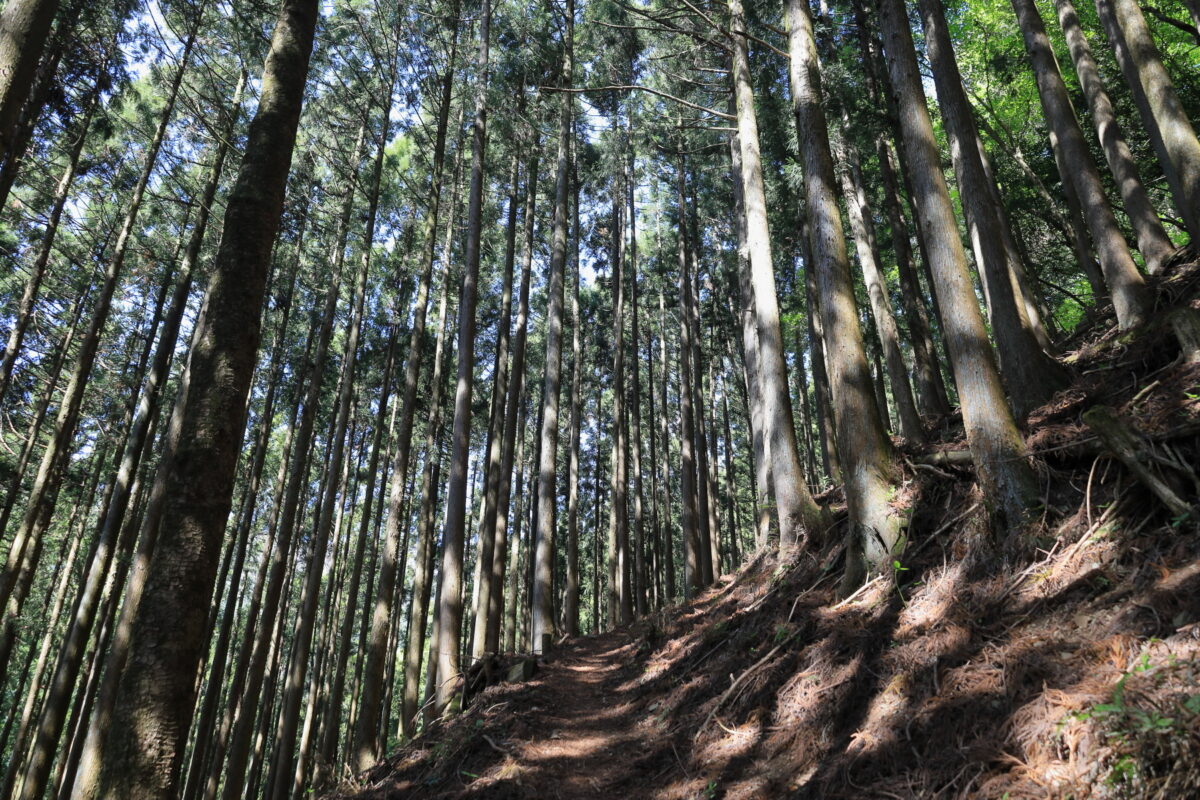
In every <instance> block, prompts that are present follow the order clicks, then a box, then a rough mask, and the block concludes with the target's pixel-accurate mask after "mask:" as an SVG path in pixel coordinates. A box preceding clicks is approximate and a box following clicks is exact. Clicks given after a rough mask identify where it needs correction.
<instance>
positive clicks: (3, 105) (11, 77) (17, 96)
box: [0, 0, 58, 159]
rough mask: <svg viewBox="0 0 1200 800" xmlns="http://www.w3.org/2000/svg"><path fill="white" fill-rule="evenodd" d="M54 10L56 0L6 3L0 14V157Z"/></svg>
mask: <svg viewBox="0 0 1200 800" xmlns="http://www.w3.org/2000/svg"><path fill="white" fill-rule="evenodd" d="M57 11H58V0H9V3H8V4H7V5H5V6H4V10H3V11H2V12H0V158H5V159H6V158H8V157H9V156H10V155H11V150H10V148H11V147H12V144H13V138H14V135H15V133H16V124H17V117H18V116H19V115H20V113H21V108H22V106H24V105H25V101H26V100H27V99H28V98H29V93H30V90H31V89H32V87H33V76H34V73H35V72H36V71H37V65H38V60H39V59H40V58H41V57H42V50H43V49H44V48H45V46H46V37H48V36H49V35H50V26H51V25H52V24H53V23H54V15H55V13H56V12H57Z"/></svg>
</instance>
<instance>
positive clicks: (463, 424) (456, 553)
mask: <svg viewBox="0 0 1200 800" xmlns="http://www.w3.org/2000/svg"><path fill="white" fill-rule="evenodd" d="M491 22H492V10H491V4H490V3H484V4H483V14H482V19H481V21H480V28H479V54H478V57H477V60H476V68H477V69H478V70H479V74H478V76H477V78H476V82H477V83H476V87H475V89H476V94H475V120H474V122H473V123H472V126H471V130H472V135H471V190H470V196H469V198H468V200H467V239H466V247H465V253H464V265H463V276H462V290H461V293H460V295H459V298H458V381H457V385H456V388H455V394H454V425H453V428H452V433H451V448H450V482H449V485H448V486H447V489H446V519H445V523H444V527H443V533H442V563H441V574H442V589H441V595H440V597H439V598H438V609H437V614H438V636H437V639H436V640H435V646H436V652H437V672H438V676H437V678H438V679H437V684H436V690H435V692H434V697H435V704H434V711H435V712H436V713H438V714H454V713H457V711H458V710H459V704H460V702H461V699H462V695H461V691H462V686H461V682H462V675H461V667H460V665H461V661H460V654H459V642H460V635H461V630H460V629H461V628H462V618H463V602H462V583H463V581H462V569H463V550H464V545H465V538H466V537H465V533H466V524H467V466H468V464H467V462H468V460H469V456H470V448H471V396H472V385H473V383H474V378H475V323H476V319H475V307H476V304H477V302H478V289H479V287H478V284H479V251H480V240H481V237H482V228H483V177H484V169H485V167H486V157H487V85H488V48H489V46H490V44H491Z"/></svg>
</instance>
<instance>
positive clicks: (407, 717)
mask: <svg viewBox="0 0 1200 800" xmlns="http://www.w3.org/2000/svg"><path fill="white" fill-rule="evenodd" d="M457 7H458V6H457V4H456V5H455V9H457ZM448 24H449V25H451V26H452V33H451V47H450V60H449V63H448V64H447V65H446V73H445V74H444V75H443V76H442V86H441V89H442V98H441V106H440V107H439V110H438V123H437V132H436V134H435V140H434V156H433V158H434V162H433V181H432V195H431V197H430V207H429V210H428V211H427V212H426V217H425V232H424V236H425V253H424V259H425V260H424V267H423V269H422V272H421V278H420V282H419V283H418V285H417V299H416V303H415V305H414V311H413V323H412V332H411V333H410V334H409V345H408V358H407V360H406V361H405V363H404V394H403V395H402V396H401V400H400V427H399V429H398V430H397V432H396V453H395V455H394V456H393V460H392V478H391V487H390V489H389V492H388V517H387V524H386V525H385V526H384V532H383V554H382V558H381V559H380V564H379V579H378V582H377V584H376V587H375V603H374V604H373V612H372V615H371V631H370V636H369V638H368V640H367V645H366V650H367V654H366V662H365V664H364V666H363V676H362V686H361V690H360V691H361V701H360V703H359V712H358V720H357V721H356V724H355V734H354V740H355V745H354V748H355V755H354V760H353V763H354V764H355V766H356V768H357V769H358V771H360V772H361V771H362V770H365V769H369V768H370V767H372V766H374V764H375V762H376V760H377V759H378V758H380V757H381V756H382V755H383V742H382V741H380V738H379V730H380V725H379V709H380V698H381V696H382V694H383V685H384V670H385V667H386V661H387V654H388V647H387V640H388V632H389V630H390V627H391V624H392V616H393V614H392V604H393V598H394V597H395V594H396V579H397V573H398V568H399V561H400V558H401V553H400V550H401V548H400V544H401V539H402V537H403V534H404V524H403V523H404V520H403V516H402V514H401V509H402V508H403V505H404V486H405V481H406V480H408V478H407V475H408V467H409V460H410V454H411V452H412V450H411V448H412V432H413V421H414V419H415V415H416V403H417V385H418V381H419V380H420V374H421V361H422V358H423V355H422V354H423V352H424V344H425V335H426V334H425V323H426V316H427V312H428V305H429V284H430V280H431V278H432V275H433V262H434V260H435V256H436V253H437V224H438V219H437V218H438V213H439V211H440V208H441V194H442V164H443V161H444V160H445V154H446V132H447V130H448V127H449V119H450V105H451V101H452V99H453V97H452V89H453V86H454V62H455V55H456V53H457V45H458V19H457V10H456V11H455V12H454V14H453V15H452V17H451V18H450V20H449V21H448ZM459 114H460V121H459V122H458V123H456V129H457V130H459V131H460V132H461V130H462V124H461V114H462V110H461V109H460V111H459ZM459 139H460V141H459V146H458V147H457V149H456V156H455V165H454V169H453V171H452V178H451V182H450V186H451V199H450V205H449V208H450V216H449V221H448V223H447V230H446V246H445V249H444V258H443V259H442V270H441V272H442V275H441V283H442V291H441V298H442V299H441V301H440V305H439V314H440V317H439V320H444V318H445V307H446V297H447V293H448V292H449V282H450V275H451V270H450V266H449V264H450V242H451V241H452V240H453V233H454V218H455V213H456V211H457V209H458V184H459V172H460V170H461V166H462V152H463V147H462V141H461V134H460V136H459ZM443 327H444V326H443V324H442V322H441V321H439V323H438V334H437V338H438V342H439V344H438V351H437V355H436V356H435V357H434V371H435V373H437V375H438V379H435V380H434V383H433V386H434V387H435V388H434V394H435V396H436V395H437V394H438V393H439V392H440V388H439V387H440V386H441V381H440V376H441V369H440V365H441V349H440V348H441V346H442V345H441V342H442V340H443V334H442V333H441V331H442V329H443ZM438 399H439V400H440V397H438ZM440 412H441V405H440V403H434V404H433V405H432V406H431V411H430V413H431V414H432V415H435V416H436V415H438V414H440ZM433 427H436V426H433ZM436 441H437V438H436V435H435V433H434V432H433V431H430V432H428V433H427V439H426V444H427V447H426V451H425V452H426V461H427V464H426V467H425V472H426V473H428V471H429V470H430V469H431V466H430V465H429V464H428V462H429V461H430V460H431V459H432V456H433V449H432V446H430V444H431V443H436ZM424 480H425V478H424V477H423V478H422V481H424ZM433 491H434V489H433V488H432V487H431V488H430V489H429V490H428V492H427V491H426V489H425V487H424V483H422V490H421V494H422V499H421V505H422V508H424V505H425V501H426V499H427V498H428V497H429V496H430V495H429V493H431V492H433ZM423 519H424V515H423V514H422V520H423ZM419 524H420V523H419ZM420 531H421V533H420V534H419V536H418V541H417V553H418V555H417V564H418V570H417V575H418V581H419V582H420V581H421V580H422V579H424V585H418V586H416V587H414V594H413V598H414V601H416V600H417V599H420V600H421V601H423V602H424V603H425V604H426V605H427V604H428V602H429V595H430V591H431V589H432V583H431V580H432V575H431V573H429V574H426V573H425V572H424V569H425V567H424V565H425V563H426V559H427V558H428V559H432V558H433V554H434V552H435V550H436V548H434V547H433V545H432V543H431V542H430V541H428V538H429V537H426V536H425V534H424V531H425V528H424V526H423V525H422V527H421V528H420ZM415 608H416V605H415V604H414V605H413V606H412V608H410V620H414V621H415V620H417V619H418V618H417V617H413V616H411V612H412V610H413V609H415ZM418 626H419V627H418V631H419V633H420V636H418V638H417V642H418V649H417V652H416V654H415V658H416V664H415V666H414V665H413V664H412V659H413V658H414V654H413V652H412V650H411V648H412V638H413V624H412V622H410V623H409V637H408V638H409V644H408V647H409V651H408V654H407V656H406V659H405V672H404V675H405V687H406V688H405V692H404V699H403V701H402V702H403V705H402V707H401V712H400V723H401V726H402V727H404V728H405V730H406V731H409V734H410V735H411V725H412V724H413V721H414V717H415V715H416V711H417V709H416V695H415V692H416V684H417V678H418V676H419V675H420V671H421V648H423V647H424V632H425V613H424V612H422V613H421V614H420V617H419V622H418ZM410 670H411V671H410ZM410 685H411V686H412V691H413V693H414V694H413V696H412V698H411V700H410V697H409V690H408V688H407V687H408V686H410ZM410 702H411V707H410Z"/></svg>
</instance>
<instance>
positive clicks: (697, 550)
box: [663, 148, 704, 598]
mask: <svg viewBox="0 0 1200 800" xmlns="http://www.w3.org/2000/svg"><path fill="white" fill-rule="evenodd" d="M681 149H682V148H681ZM683 163H684V162H683V160H682V159H680V161H679V164H678V166H677V167H676V172H677V174H678V177H677V181H678V185H679V460H680V479H679V502H680V508H681V511H680V518H681V519H680V521H681V523H682V536H683V596H684V598H691V597H692V596H694V595H695V594H697V593H698V592H699V591H700V589H702V588H703V587H704V568H703V566H702V564H703V556H702V555H701V546H702V543H701V541H700V520H701V517H700V508H699V487H698V485H697V483H696V452H695V446H696V433H695V420H696V417H695V412H694V411H693V408H692V407H693V403H694V400H695V397H694V396H693V394H692V387H693V386H694V385H695V382H694V380H693V373H694V372H695V365H694V364H692V356H693V353H695V352H696V348H694V347H692V326H691V323H690V321H689V319H688V318H689V316H690V315H689V314H688V305H689V302H688V297H689V295H690V294H691V290H690V286H691V283H692V278H691V254H690V253H689V250H690V244H689V242H688V231H687V224H686V222H685V220H686V219H687V211H686V209H687V190H686V183H687V173H686V170H685V169H684V166H683ZM664 373H665V371H664ZM665 379H666V375H665V374H664V380H665ZM666 407H667V404H666V401H665V400H664V401H663V408H666Z"/></svg>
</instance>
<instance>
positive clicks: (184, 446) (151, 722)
mask: <svg viewBox="0 0 1200 800" xmlns="http://www.w3.org/2000/svg"><path fill="white" fill-rule="evenodd" d="M317 16H318V10H317V4H316V3H315V2H313V0H284V3H283V5H282V7H281V9H280V15H279V19H278V22H277V23H276V27H275V33H274V35H273V37H272V41H271V48H270V51H269V54H268V56H267V63H266V67H265V69H264V73H263V82H262V91H261V94H260V98H259V106H258V112H257V114H256V116H255V120H254V122H253V123H252V124H251V126H250V132H249V138H248V140H247V143H246V149H245V154H244V155H243V159H242V166H241V169H240V171H239V175H238V180H237V183H236V184H235V186H234V188H233V190H232V192H231V193H230V197H229V202H228V204H227V207H226V212H225V224H224V228H223V230H224V235H223V236H222V240H221V245H220V247H219V249H218V251H217V255H216V259H215V262H214V267H213V278H212V281H211V283H210V286H209V291H208V297H207V308H206V310H205V313H204V316H203V319H202V320H201V321H200V323H199V324H198V327H199V329H200V330H199V333H198V335H197V337H196V340H195V341H196V346H195V347H194V348H193V350H192V352H191V357H190V360H189V367H188V369H189V375H190V382H189V387H188V394H187V396H186V398H185V399H184V400H183V404H182V411H181V413H180V415H179V416H180V419H179V421H180V429H179V430H178V432H177V433H176V434H175V436H174V437H173V438H174V448H173V452H172V454H171V455H172V463H171V464H170V466H169V468H168V469H169V472H168V474H169V477H168V479H167V486H166V497H167V504H166V508H165V509H164V513H163V519H162V534H161V536H160V540H159V543H158V544H159V546H158V547H156V548H155V553H154V557H153V561H152V564H151V569H150V573H149V582H148V584H147V586H146V590H145V594H144V598H145V600H146V602H144V603H141V604H140V606H139V608H138V613H137V617H136V619H135V621H134V629H133V638H132V646H131V658H130V660H129V662H128V664H127V665H126V668H125V670H124V671H123V674H122V675H121V678H120V683H119V689H118V695H117V702H116V706H115V710H114V720H113V721H114V724H113V725H112V726H110V727H109V728H108V729H107V730H106V732H105V734H106V735H104V736H102V737H101V741H99V742H98V746H97V748H96V749H97V763H96V767H98V769H94V770H84V771H83V772H82V773H81V774H80V775H79V776H78V777H77V779H76V784H75V790H74V796H75V797H77V798H95V797H122V798H131V800H136V799H137V798H143V797H144V798H159V797H167V796H173V795H174V794H175V793H176V787H177V783H178V777H179V767H180V762H181V760H182V758H183V753H184V745H185V739H186V736H187V730H188V726H189V723H190V715H191V712H192V706H193V693H194V690H195V672H196V665H197V663H198V662H199V660H200V655H201V652H200V651H201V649H202V648H203V646H204V642H203V640H202V638H201V636H200V627H201V626H202V625H203V624H204V622H205V617H206V616H207V612H208V606H209V602H208V601H209V598H210V596H211V594H212V588H213V587H212V583H213V578H214V577H215V576H214V572H215V570H216V566H217V560H218V553H219V545H220V540H221V532H222V530H223V528H224V525H225V519H226V516H227V515H228V513H229V507H230V496H231V493H232V489H233V478H234V472H235V466H236V463H237V456H238V451H239V445H240V438H241V432H242V428H243V423H244V416H245V405H246V399H245V398H246V392H247V389H248V388H249V383H250V379H251V375H252V372H253V369H254V362H255V354H256V351H257V349H258V340H259V335H260V331H259V326H260V322H261V314H262V300H263V296H264V294H265V291H266V279H267V268H268V265H269V261H270V255H271V248H272V246H273V243H274V239H275V233H276V230H277V229H278V226H279V219H280V214H281V212H282V208H283V197H284V188H285V184H286V181H287V175H288V171H289V169H290V166H291V160H292V149H293V146H294V144H295V138H296V128H297V124H298V122H299V117H300V109H301V106H302V104H303V95H304V85H305V83H306V80H307V76H308V62H309V55H310V53H311V51H312V40H313V33H314V30H315V28H316V22H317Z"/></svg>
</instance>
